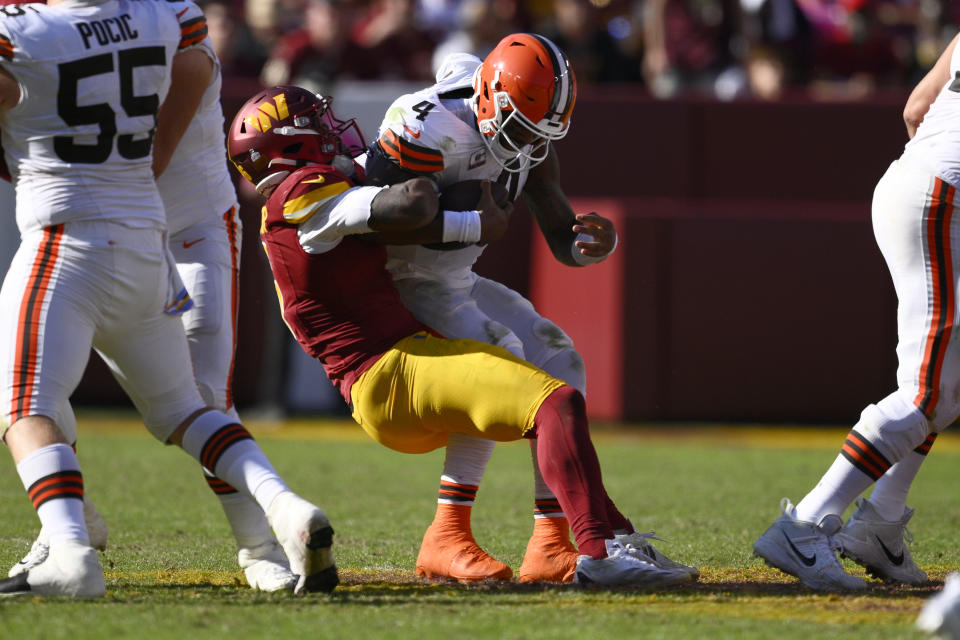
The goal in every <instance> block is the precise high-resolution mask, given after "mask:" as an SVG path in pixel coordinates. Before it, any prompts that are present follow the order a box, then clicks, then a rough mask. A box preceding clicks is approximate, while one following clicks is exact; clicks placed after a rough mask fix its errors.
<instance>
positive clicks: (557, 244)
mask: <svg viewBox="0 0 960 640" xmlns="http://www.w3.org/2000/svg"><path fill="white" fill-rule="evenodd" d="M523 198H524V202H526V203H527V208H528V209H530V212H531V213H532V214H533V217H534V219H535V220H536V221H537V225H538V226H539V227H540V232H541V233H543V237H544V239H545V240H546V241H547V245H548V246H549V247H550V251H551V252H552V253H553V257H555V258H556V259H557V261H558V262H561V263H562V264H565V265H567V266H570V267H578V266H581V265H579V264H577V263H576V262H575V261H574V260H573V255H572V254H571V248H570V246H571V245H572V244H573V240H574V238H576V237H577V234H578V233H585V234H588V235H591V236H593V240H592V241H578V242H577V247H579V249H580V253H581V254H583V255H585V256H590V257H602V256H605V255H607V254H608V253H610V252H611V251H613V249H614V247H615V246H616V238H617V233H616V230H615V229H614V226H613V222H611V221H610V220H608V219H607V218H604V217H603V216H601V215H598V214H596V213H585V214H584V213H581V214H575V213H574V212H573V209H572V208H571V207H570V202H569V201H568V200H567V196H566V195H565V194H564V193H563V189H561V188H560V161H559V159H558V158H557V153H556V149H554V148H553V147H552V146H551V147H550V153H549V155H548V156H547V159H546V160H544V161H543V162H542V163H540V164H539V165H537V166H536V167H534V168H533V169H531V170H530V176H529V177H528V178H527V183H526V185H524V187H523Z"/></svg>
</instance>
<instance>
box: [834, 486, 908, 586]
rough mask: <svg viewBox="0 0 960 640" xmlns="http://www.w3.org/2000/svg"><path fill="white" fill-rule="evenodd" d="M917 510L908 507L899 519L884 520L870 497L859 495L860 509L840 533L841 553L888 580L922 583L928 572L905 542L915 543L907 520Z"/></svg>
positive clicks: (838, 538)
mask: <svg viewBox="0 0 960 640" xmlns="http://www.w3.org/2000/svg"><path fill="white" fill-rule="evenodd" d="M911 516H913V509H904V511H903V517H901V518H900V519H899V520H894V521H890V520H884V519H883V518H881V517H880V514H878V513H877V510H876V509H875V508H874V506H873V505H872V504H870V501H869V500H865V499H864V498H857V510H856V511H855V512H854V513H853V515H852V516H850V519H849V520H848V521H847V523H846V524H845V525H844V526H843V529H841V530H840V533H838V534H837V535H836V539H837V541H838V542H839V543H840V544H841V545H842V547H843V551H842V552H841V554H842V555H843V557H844V558H850V559H851V560H853V561H854V562H856V563H857V564H859V565H861V566H863V567H864V568H866V570H867V573H869V574H870V575H872V576H875V577H877V578H880V579H881V580H883V581H885V582H901V583H903V584H912V585H919V584H924V583H926V582H927V574H926V573H924V572H923V570H922V569H921V568H920V567H918V566H917V563H915V562H914V561H913V557H912V556H911V555H910V550H909V549H908V548H907V545H906V544H904V542H905V541H906V542H913V535H912V534H911V533H910V531H909V530H908V529H907V522H909V521H910V517H911Z"/></svg>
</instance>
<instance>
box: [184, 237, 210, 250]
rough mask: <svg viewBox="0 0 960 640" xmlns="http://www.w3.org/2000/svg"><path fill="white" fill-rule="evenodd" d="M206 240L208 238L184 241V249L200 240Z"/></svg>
mask: <svg viewBox="0 0 960 640" xmlns="http://www.w3.org/2000/svg"><path fill="white" fill-rule="evenodd" d="M204 240H206V238H200V239H199V240H191V241H190V242H184V243H183V248H184V249H189V248H190V247H192V246H193V245H195V244H197V243H198V242H203V241H204Z"/></svg>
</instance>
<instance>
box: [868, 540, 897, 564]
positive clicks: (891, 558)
mask: <svg viewBox="0 0 960 640" xmlns="http://www.w3.org/2000/svg"><path fill="white" fill-rule="evenodd" d="M873 537H874V538H876V539H877V542H879V543H880V548H881V549H883V555H885V556H887V560H889V561H890V562H892V563H893V564H895V565H897V566H898V567H899V566H900V565H902V564H903V551H901V552H900V555H898V556H895V555H893V554H892V553H890V549H887V545H885V544H883V540H881V539H880V536H877V535H874V536H873Z"/></svg>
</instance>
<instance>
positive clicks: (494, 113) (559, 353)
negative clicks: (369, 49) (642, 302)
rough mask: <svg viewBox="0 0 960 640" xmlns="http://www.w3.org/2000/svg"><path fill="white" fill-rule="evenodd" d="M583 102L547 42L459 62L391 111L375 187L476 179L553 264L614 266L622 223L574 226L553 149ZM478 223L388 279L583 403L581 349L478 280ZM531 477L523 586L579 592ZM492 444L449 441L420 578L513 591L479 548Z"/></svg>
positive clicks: (375, 159)
mask: <svg viewBox="0 0 960 640" xmlns="http://www.w3.org/2000/svg"><path fill="white" fill-rule="evenodd" d="M575 101H576V79H575V77H574V73H573V70H572V69H571V68H570V64H569V62H568V60H567V57H566V55H565V54H564V53H563V52H562V51H561V50H560V49H559V48H558V47H557V46H556V45H554V44H553V43H552V42H551V41H550V40H548V39H547V38H544V37H542V36H539V35H535V34H525V33H518V34H512V35H510V36H507V37H506V38H504V39H503V40H502V41H501V42H500V43H499V44H498V45H497V47H496V48H495V49H494V50H493V51H492V52H491V53H490V55H488V56H487V58H486V59H485V60H484V61H483V62H481V61H480V60H479V59H478V58H476V57H474V56H472V55H469V54H452V55H451V56H448V58H447V59H446V60H445V61H444V63H443V64H442V65H441V68H440V69H439V70H438V72H437V84H435V85H434V86H432V87H429V88H427V89H424V90H422V91H418V92H416V93H413V94H409V95H405V96H401V97H400V98H398V99H397V100H396V101H394V103H393V104H392V105H391V106H390V108H389V109H388V111H387V113H386V116H385V117H384V120H383V123H382V124H381V127H380V132H379V139H378V141H377V142H376V143H375V144H374V145H372V146H371V149H370V152H369V154H368V157H367V159H366V170H367V179H368V183H370V182H372V183H392V182H398V181H400V180H402V179H405V178H408V177H410V176H414V175H420V176H428V177H430V178H431V179H432V180H434V181H435V182H436V184H437V185H438V187H439V188H443V187H446V186H448V185H450V184H453V183H456V182H460V181H463V180H469V179H487V180H496V181H497V182H499V183H500V184H502V185H504V186H505V187H507V189H508V191H509V194H510V199H511V200H513V199H515V198H516V197H517V196H518V195H519V194H521V193H522V194H523V195H524V199H525V201H526V203H527V205H528V207H529V208H530V210H531V211H532V212H533V214H534V216H535V217H536V220H537V223H538V225H539V227H540V229H541V231H542V233H543V235H544V237H545V238H546V240H547V242H548V244H549V246H550V248H551V250H552V251H553V254H554V256H555V257H556V258H557V260H559V261H560V262H562V263H563V264H566V265H569V266H574V267H576V266H584V265H589V264H593V263H596V262H599V261H601V260H603V259H604V258H605V257H606V256H608V255H609V254H610V253H611V252H612V251H613V250H614V248H615V247H616V243H617V235H616V231H615V230H614V227H613V223H612V222H611V221H610V220H608V219H606V218H603V217H602V216H599V215H597V214H596V213H588V214H575V213H574V212H573V210H572V209H571V207H570V204H569V202H568V201H567V199H566V196H565V195H564V193H563V191H562V190H561V188H560V185H559V183H558V179H559V175H558V174H559V169H558V161H557V154H556V151H555V150H554V148H553V146H552V145H551V141H554V140H559V139H561V138H563V137H564V136H565V135H566V133H567V131H568V128H569V125H570V115H571V113H572V111H573V106H574V103H575ZM479 230H480V220H479V214H478V213H477V212H463V213H458V212H446V213H445V216H444V236H443V237H444V242H445V243H446V244H443V245H440V246H434V245H431V246H421V245H404V246H401V245H396V246H391V247H389V249H388V253H389V257H390V259H389V261H388V265H387V268H388V269H389V270H390V272H391V273H392V275H393V277H394V281H395V283H396V286H397V289H398V290H399V291H400V295H401V296H402V298H403V300H404V303H405V304H406V305H407V307H408V308H410V310H411V311H412V312H413V313H414V315H415V316H416V317H417V319H418V320H420V321H421V322H423V323H424V324H427V325H428V326H430V327H432V328H433V329H434V330H436V331H438V332H439V333H441V334H442V335H444V336H446V337H450V338H472V339H475V340H479V341H482V342H488V343H491V344H494V345H497V346H500V347H503V348H504V349H507V350H508V351H510V352H511V353H513V354H514V355H517V356H519V357H521V358H524V359H526V360H527V361H529V362H531V363H532V364H534V365H536V366H538V367H540V368H541V369H543V370H544V371H546V372H547V373H550V374H551V375H553V376H555V377H557V378H560V379H561V380H564V381H565V382H567V383H568V384H570V385H571V386H572V387H574V388H576V389H577V390H578V391H579V392H580V393H582V394H584V395H585V394H586V376H585V372H584V365H583V359H582V358H581V357H580V355H579V354H578V353H577V352H576V350H575V349H574V347H573V342H572V341H571V340H570V338H569V337H568V336H567V335H566V334H565V333H564V332H563V331H562V330H561V329H560V328H559V327H558V326H557V325H555V324H553V323H552V322H550V321H549V320H547V319H546V318H543V317H542V316H540V315H539V314H538V313H537V312H536V310H535V309H534V308H533V305H532V304H531V303H530V302H529V301H527V300H526V299H525V298H523V297H522V296H521V295H520V294H518V293H516V292H515V291H513V290H511V289H509V288H507V287H505V286H503V285H501V284H499V283H497V282H494V281H492V280H489V279H487V278H482V277H480V276H478V275H477V274H476V273H474V271H473V264H474V262H475V261H476V259H477V258H478V257H479V256H480V254H481V252H482V251H483V249H484V247H483V246H480V245H478V244H476V242H477V240H478V239H479ZM531 447H532V450H533V451H534V455H533V466H534V531H533V535H532V536H531V538H530V541H529V543H528V545H527V549H526V553H525V555H524V559H523V564H522V565H521V567H520V571H519V578H520V580H521V581H539V580H545V581H556V582H564V581H570V580H572V579H573V572H574V567H575V565H576V560H577V551H576V548H575V547H574V546H573V545H572V544H571V543H570V537H569V524H568V522H567V519H566V517H565V515H564V513H563V511H562V509H561V508H560V505H559V503H558V502H557V499H556V497H555V496H554V495H553V493H552V492H551V491H550V489H549V488H548V487H547V485H546V483H545V482H544V481H543V477H542V475H541V474H540V470H539V469H538V468H537V456H536V454H535V448H536V441H532V442H531ZM492 451H493V443H492V442H489V441H484V440H479V439H477V438H471V437H469V436H464V435H457V434H455V435H451V437H450V442H449V444H448V445H447V449H446V458H445V461H444V469H443V475H442V476H441V479H440V491H439V497H438V505H437V512H436V516H435V518H434V521H433V523H432V524H431V526H430V527H429V528H428V530H427V532H426V534H425V535H424V539H423V542H422V544H421V548H420V553H419V556H418V558H417V573H418V574H419V575H425V576H427V577H445V578H456V579H458V580H461V581H471V580H483V579H491V578H492V579H509V578H510V577H511V575H512V571H511V569H510V567H508V566H507V565H505V564H504V563H502V562H499V561H498V560H495V559H494V558H492V557H491V556H489V555H488V554H487V553H486V552H485V551H484V550H483V549H481V548H480V547H479V546H478V545H477V543H476V542H475V540H474V538H473V535H472V533H471V530H470V511H471V507H472V506H473V502H474V498H475V497H476V492H477V489H478V486H479V484H480V480H481V478H482V476H483V471H484V469H485V467H486V464H487V462H488V461H489V459H490V455H491V453H492ZM615 526H616V528H617V529H618V534H619V536H620V537H621V538H622V541H623V542H624V543H625V544H626V545H629V546H630V547H631V548H635V549H637V552H638V553H645V554H646V555H647V556H649V558H650V559H651V560H653V561H654V562H658V563H660V564H664V565H668V566H670V567H671V568H679V567H683V569H684V570H687V571H688V572H689V573H690V575H691V576H697V575H699V572H698V571H697V570H696V569H695V568H693V567H686V566H685V565H680V564H679V563H675V562H673V561H672V560H670V559H669V558H666V557H665V556H663V554H661V553H660V552H658V551H657V550H656V549H654V548H653V547H652V546H651V545H650V540H649V538H650V537H651V536H650V535H647V534H641V533H638V532H636V531H635V530H634V528H633V526H632V524H631V523H630V522H629V521H626V520H624V521H623V522H618V523H616V525H615Z"/></svg>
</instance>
